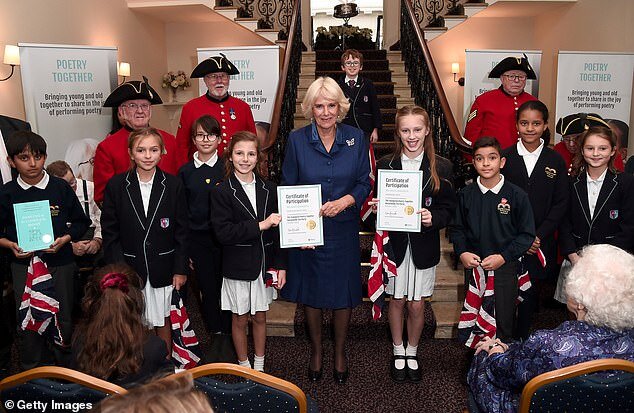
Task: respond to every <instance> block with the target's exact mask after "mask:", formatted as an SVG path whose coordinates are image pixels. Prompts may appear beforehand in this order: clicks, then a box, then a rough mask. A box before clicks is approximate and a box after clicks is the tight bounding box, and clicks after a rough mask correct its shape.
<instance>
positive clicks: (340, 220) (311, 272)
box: [282, 77, 370, 384]
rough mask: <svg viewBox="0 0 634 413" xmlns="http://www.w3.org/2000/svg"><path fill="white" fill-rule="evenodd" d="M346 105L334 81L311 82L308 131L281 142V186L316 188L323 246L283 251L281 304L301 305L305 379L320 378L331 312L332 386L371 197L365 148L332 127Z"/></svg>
mask: <svg viewBox="0 0 634 413" xmlns="http://www.w3.org/2000/svg"><path fill="white" fill-rule="evenodd" d="M349 107H350V104H349V102H348V100H347V99H346V98H345V96H344V94H343V92H342V91H341V88H339V86H338V85H337V82H335V81H334V80H333V79H331V78H329V77H321V78H319V79H317V80H315V81H314V82H313V83H312V84H311V85H310V87H309V88H308V91H307V92H306V96H305V98H304V101H303V102H302V111H303V112H304V115H305V116H306V117H308V118H310V119H311V124H310V125H308V126H306V127H303V128H301V129H297V130H295V131H293V132H291V134H290V135H289V137H288V142H287V144H286V155H285V158H284V164H283V166H282V185H309V184H321V196H322V202H323V205H322V207H321V214H322V216H323V219H324V245H323V246H321V247H316V248H297V249H293V250H291V251H289V262H288V277H287V283H286V286H285V287H284V289H283V290H282V296H283V297H285V298H286V299H288V300H291V301H294V302H297V303H301V304H304V312H305V314H306V323H307V325H308V331H309V335H310V340H311V358H310V363H309V367H308V375H309V377H310V378H311V379H312V380H315V381H316V380H319V379H320V378H321V373H322V344H321V342H322V339H321V338H322V334H321V330H322V310H323V309H332V310H333V324H334V330H335V354H334V361H335V363H334V371H333V375H334V377H335V381H337V382H338V383H342V384H343V383H345V382H346V380H347V378H348V366H347V361H346V357H345V341H346V336H347V334H348V325H349V323H350V314H351V312H352V308H353V307H355V306H356V305H357V304H359V303H360V302H361V274H360V265H359V262H360V255H359V211H360V208H361V205H362V203H363V202H364V201H365V199H366V197H367V196H368V194H369V192H370V180H369V173H370V162H369V157H368V150H369V148H368V142H367V139H365V136H364V134H363V131H362V130H360V129H357V128H354V127H351V126H348V125H344V124H341V123H339V122H340V121H341V120H342V119H343V118H344V117H345V115H346V113H347V111H348V108H349Z"/></svg>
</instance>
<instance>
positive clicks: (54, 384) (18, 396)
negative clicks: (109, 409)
mask: <svg viewBox="0 0 634 413" xmlns="http://www.w3.org/2000/svg"><path fill="white" fill-rule="evenodd" d="M124 393H127V390H126V389H124V388H123V387H120V386H117V385H116V384H112V383H110V382H107V381H105V380H101V379H98V378H96V377H93V376H89V375H87V374H84V373H81V372H79V371H75V370H71V369H67V368H63V367H55V366H46V367H37V368H34V369H31V370H27V371H24V372H22V373H18V374H15V375H13V376H9V377H7V378H5V379H4V380H2V381H1V382H0V398H1V399H2V400H5V401H6V400H13V401H14V402H15V401H17V400H24V401H25V402H43V403H48V408H49V409H52V408H53V407H54V406H52V405H51V402H52V400H54V401H55V403H59V405H58V406H66V405H65V403H71V406H75V407H76V408H78V409H80V410H83V409H88V408H91V407H92V405H94V404H97V403H98V402H99V401H101V400H102V399H103V398H104V397H106V396H109V395H111V394H124ZM82 404H83V406H82V407H79V406H80V405H82ZM62 410H63V409H62ZM49 411H51V410H49Z"/></svg>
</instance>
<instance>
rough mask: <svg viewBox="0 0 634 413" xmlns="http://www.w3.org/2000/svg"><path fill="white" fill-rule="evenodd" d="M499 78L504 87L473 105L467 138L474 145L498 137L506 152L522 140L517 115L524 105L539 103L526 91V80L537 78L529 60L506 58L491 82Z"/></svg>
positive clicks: (499, 65)
mask: <svg viewBox="0 0 634 413" xmlns="http://www.w3.org/2000/svg"><path fill="white" fill-rule="evenodd" d="M498 77H499V78H500V81H501V82H502V84H501V85H500V87H499V88H498V89H493V90H489V91H488V92H484V93H483V94H481V95H480V96H478V97H477V98H476V99H475V101H474V102H473V105H471V110H470V111H469V116H468V117H467V125H466V127H465V131H464V136H465V138H466V139H467V140H469V141H471V143H475V141H476V140H478V138H480V137H482V136H494V137H495V138H496V139H497V140H498V141H499V142H500V145H501V147H502V149H506V148H508V147H510V146H513V145H515V144H516V143H517V139H518V134H517V126H516V122H515V112H516V111H517V109H518V108H519V107H520V106H522V104H523V103H524V102H528V101H530V100H537V98H536V97H535V96H533V95H531V94H530V93H528V92H525V91H524V87H525V86H526V79H537V76H536V75H535V72H534V71H533V68H532V67H531V65H530V64H529V63H528V59H526V57H521V58H520V57H506V58H504V59H503V60H502V61H501V62H500V63H498V64H497V65H495V67H494V68H493V70H491V72H490V73H489V78H490V79H495V78H498ZM545 144H546V145H548V142H546V143H545Z"/></svg>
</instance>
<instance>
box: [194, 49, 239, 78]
mask: <svg viewBox="0 0 634 413" xmlns="http://www.w3.org/2000/svg"><path fill="white" fill-rule="evenodd" d="M218 72H225V73H226V74H228V75H237V74H239V73H240V71H239V70H238V68H237V67H235V65H234V64H233V63H231V61H230V60H229V59H227V56H225V55H224V54H222V53H220V56H211V57H208V58H206V59H205V60H203V61H202V62H200V63H198V66H196V67H195V68H194V70H193V71H192V74H191V76H190V77H191V78H196V77H204V76H205V75H207V74H209V73H218Z"/></svg>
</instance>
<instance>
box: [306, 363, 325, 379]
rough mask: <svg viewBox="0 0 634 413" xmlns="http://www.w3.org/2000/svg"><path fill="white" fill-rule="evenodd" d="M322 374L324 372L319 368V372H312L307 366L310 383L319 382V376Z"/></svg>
mask: <svg viewBox="0 0 634 413" xmlns="http://www.w3.org/2000/svg"><path fill="white" fill-rule="evenodd" d="M323 372H324V369H323V368H320V369H319V370H313V369H311V368H310V366H308V379H309V380H310V381H319V380H321V376H322V373H323Z"/></svg>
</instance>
